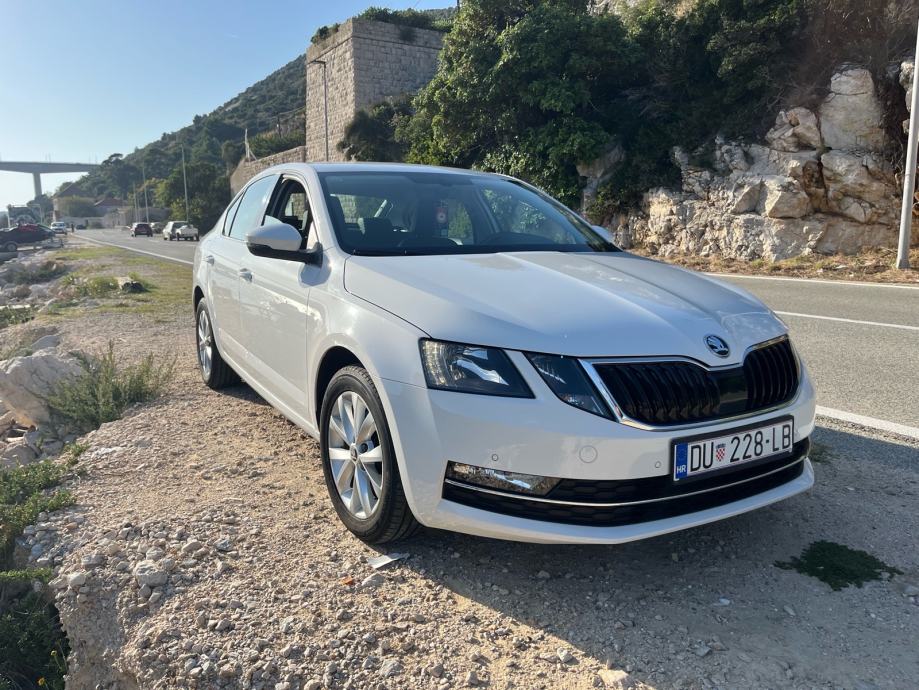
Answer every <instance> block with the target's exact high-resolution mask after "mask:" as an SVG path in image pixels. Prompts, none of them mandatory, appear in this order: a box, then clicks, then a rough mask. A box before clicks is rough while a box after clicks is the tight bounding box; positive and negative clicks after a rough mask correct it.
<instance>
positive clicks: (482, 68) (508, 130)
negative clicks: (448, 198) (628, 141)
mask: <svg viewBox="0 0 919 690" xmlns="http://www.w3.org/2000/svg"><path fill="white" fill-rule="evenodd" d="M641 58H642V56H641V53H640V51H639V50H638V49H637V46H636V44H635V43H634V41H632V40H631V38H630V37H629V36H628V34H627V32H626V30H625V27H624V25H623V22H622V21H621V20H620V19H619V17H618V16H616V15H601V16H595V15H592V14H590V13H589V12H588V11H587V9H586V3H583V2H579V1H576V0H551V1H545V0H519V1H516V2H510V1H508V0H469V1H468V2H465V3H463V5H462V6H461V8H460V10H459V12H458V14H457V16H456V19H455V21H454V25H453V30H452V31H451V32H450V33H449V34H448V35H447V36H446V38H445V39H444V49H443V51H442V52H441V56H440V63H439V68H438V71H437V74H436V75H435V76H434V79H433V80H432V81H431V83H430V84H428V86H426V87H425V88H424V89H422V90H421V92H419V94H418V96H417V97H416V98H415V101H414V106H415V110H416V112H415V115H414V116H413V117H412V118H411V120H410V121H408V122H405V123H403V125H402V126H400V127H399V128H398V135H399V136H401V137H402V138H403V139H404V140H405V141H406V142H408V143H409V145H410V146H409V153H408V158H409V160H411V161H413V162H419V163H433V164H446V165H458V166H461V167H479V168H483V169H486V170H496V171H499V172H504V173H509V174H512V175H517V176H519V177H523V178H525V179H528V180H530V181H532V182H534V183H535V184H537V185H539V186H541V187H543V188H545V189H547V190H549V191H551V192H552V193H554V194H555V195H556V196H559V197H560V198H562V199H564V200H566V201H568V202H570V203H576V202H577V199H578V196H579V194H580V186H581V184H580V179H579V177H578V173H577V169H576V165H577V163H578V162H579V161H585V160H592V159H593V158H595V157H596V156H597V155H599V154H600V153H601V151H602V150H603V149H604V147H605V146H606V145H607V144H608V142H609V140H610V139H611V138H612V137H613V136H614V135H615V133H616V129H615V127H614V126H613V125H615V124H616V122H617V121H619V120H621V119H622V117H623V113H624V112H625V111H627V110H629V109H630V105H629V99H628V89H629V88H632V87H633V86H634V85H635V83H636V82H635V79H636V75H637V74H639V72H640V67H641Z"/></svg>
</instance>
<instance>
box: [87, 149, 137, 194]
mask: <svg viewBox="0 0 919 690" xmlns="http://www.w3.org/2000/svg"><path fill="white" fill-rule="evenodd" d="M141 177H142V176H141V172H140V169H139V168H137V166H135V165H133V164H131V163H128V162H126V161H125V160H124V156H123V155H121V154H120V153H113V154H112V155H110V156H109V157H108V158H106V159H105V160H104V161H102V163H101V165H100V166H99V175H98V176H96V178H95V180H94V188H93V191H94V192H95V193H96V194H99V195H100V196H102V195H107V194H110V195H113V196H117V197H119V198H121V199H125V198H127V196H128V195H129V193H130V192H131V191H132V189H133V187H134V186H135V185H137V184H139V183H140V182H141Z"/></svg>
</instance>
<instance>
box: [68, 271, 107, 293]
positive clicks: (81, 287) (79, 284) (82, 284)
mask: <svg viewBox="0 0 919 690" xmlns="http://www.w3.org/2000/svg"><path fill="white" fill-rule="evenodd" d="M63 284H64V285H65V286H66V287H67V292H68V293H70V295H72V296H73V297H94V298H98V297H108V296H109V295H111V294H112V293H113V292H118V281H117V280H116V279H115V278H114V276H93V277H92V278H81V277H80V276H76V275H73V274H70V275H69V276H67V277H66V278H65V279H64V283H63Z"/></svg>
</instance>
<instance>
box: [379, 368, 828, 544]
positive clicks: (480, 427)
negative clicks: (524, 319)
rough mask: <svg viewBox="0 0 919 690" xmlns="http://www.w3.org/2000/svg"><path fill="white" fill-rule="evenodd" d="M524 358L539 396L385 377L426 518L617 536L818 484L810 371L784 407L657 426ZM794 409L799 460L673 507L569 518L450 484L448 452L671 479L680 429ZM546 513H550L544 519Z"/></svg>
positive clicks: (395, 427) (540, 536) (509, 534)
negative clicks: (581, 405)
mask: <svg viewBox="0 0 919 690" xmlns="http://www.w3.org/2000/svg"><path fill="white" fill-rule="evenodd" d="M518 354H519V353H511V356H512V358H516V355H518ZM515 364H517V365H518V370H520V371H521V372H522V373H523V375H524V377H525V378H526V379H527V383H528V385H530V388H531V390H532V391H533V393H534V395H535V398H533V399H521V398H498V397H489V396H480V395H470V394H462V393H454V392H450V391H439V390H429V389H427V388H421V387H418V386H413V385H409V384H404V383H398V382H395V381H390V380H382V381H381V382H380V384H381V385H380V388H381V389H382V390H381V391H380V392H381V393H382V397H383V404H384V407H385V408H386V413H387V417H388V421H389V426H390V430H391V432H392V436H393V443H394V446H395V450H396V456H397V459H398V462H399V468H400V473H401V475H402V483H403V486H404V488H405V493H406V498H407V499H408V502H409V505H410V506H411V508H412V511H413V513H414V514H415V517H416V518H417V519H418V520H419V521H420V522H421V523H422V524H424V525H427V526H428V527H433V528H438V529H447V530H451V531H457V532H464V533H468V534H475V535H480V536H487V537H496V538H501V539H513V540H519V541H532V542H545V543H597V544H600V543H604V544H613V543H620V542H626V541H632V540H636V539H643V538H646V537H652V536H655V535H659V534H665V533H667V532H673V531H676V530H680V529H685V528H688V527H693V526H696V525H701V524H704V523H707V522H712V521H714V520H720V519H723V518H726V517H730V516H732V515H737V514H740V513H744V512H747V511H750V510H754V509H756V508H760V507H762V506H765V505H769V504H770V503H774V502H776V501H780V500H783V499H785V498H788V497H790V496H793V495H795V494H797V493H801V492H802V491H806V490H807V489H808V488H810V486H812V484H813V481H814V475H813V468H812V467H811V464H810V462H809V461H808V460H807V458H806V457H805V455H806V439H807V438H808V437H809V436H810V434H811V433H812V431H813V427H814V410H815V401H814V390H813V387H812V385H811V383H810V380H809V378H808V377H807V375H806V374H803V375H802V377H801V385H800V388H799V391H798V394H797V395H796V397H795V398H794V399H793V400H792V401H791V403H789V404H788V405H787V406H785V407H783V408H782V409H780V410H777V411H773V412H769V413H764V414H761V415H756V416H751V417H747V418H745V419H743V420H727V421H719V422H716V423H709V424H705V425H694V426H693V427H692V428H682V429H675V430H673V429H668V430H654V431H649V430H644V429H637V428H633V427H629V426H627V425H623V424H618V423H616V422H613V421H611V420H608V419H604V418H601V417H597V416H595V415H591V414H589V413H586V412H584V411H582V410H579V409H576V408H574V407H571V406H569V405H566V404H565V403H563V402H561V401H560V400H559V399H558V398H556V397H555V395H554V394H553V393H552V392H551V391H550V390H549V389H548V388H547V387H546V386H545V384H544V383H543V382H542V380H541V379H540V378H539V377H538V374H535V372H532V371H530V368H529V367H526V366H523V365H524V364H525V363H524V362H515ZM787 416H792V417H794V421H795V438H794V440H795V442H796V448H797V449H799V451H800V452H799V454H798V456H797V457H796V458H795V460H798V463H797V467H796V468H795V469H793V470H792V469H788V470H787V471H786V472H785V474H782V475H778V476H775V477H773V480H772V481H764V482H761V483H760V484H757V485H755V486H753V483H752V482H751V483H750V485H748V486H747V487H745V490H743V491H737V490H735V491H733V492H731V491H722V492H720V494H719V496H718V497H714V496H707V497H706V500H705V501H699V500H696V501H685V500H683V501H681V502H679V504H677V503H674V502H671V503H669V505H668V506H667V509H666V510H659V509H657V507H653V508H654V509H652V507H649V508H648V510H646V511H645V510H642V509H637V510H635V509H632V510H631V512H630V514H629V517H628V518H627V519H626V520H625V521H623V519H621V518H619V517H615V518H612V519H609V518H608V517H606V518H602V517H601V519H599V520H596V519H593V518H591V519H571V518H570V516H566V515H560V514H559V513H558V508H557V507H551V508H550V510H547V511H545V512H542V511H541V507H540V506H532V505H530V506H523V505H522V504H521V503H520V502H517V503H513V502H512V505H511V507H507V506H505V507H503V508H502V506H501V503H500V501H498V502H494V501H490V500H481V501H476V500H471V499H470V498H469V497H468V495H467V496H466V497H463V496H462V494H461V493H457V491H456V487H451V486H450V485H449V484H447V485H445V483H444V474H445V471H446V467H447V463H448V462H450V461H454V462H459V463H465V464H468V465H476V466H482V467H492V468H495V469H501V470H506V471H509V472H520V473H525V474H534V475H542V476H548V477H562V478H564V479H566V480H581V481H583V482H586V483H590V482H609V481H623V480H639V481H641V480H647V479H648V478H655V477H657V478H660V480H663V481H666V478H667V477H668V476H669V475H670V472H671V460H670V454H671V442H672V441H673V440H674V439H677V438H685V437H687V436H695V435H699V434H705V433H709V432H719V431H728V430H730V429H733V428H736V427H740V426H747V425H752V424H757V423H760V422H762V423H765V422H768V421H770V420H773V419H777V418H780V417H787ZM802 448H803V450H800V449H802ZM790 462H791V460H789V463H790ZM786 464H788V463H786ZM451 498H452V499H453V500H451ZM713 499H714V500H713ZM526 503H529V502H526ZM713 503H714V504H713ZM518 508H522V509H518ZM552 510H555V511H556V513H555V514H553V513H552ZM578 510H581V509H577V510H575V512H576V513H577V512H578ZM581 512H583V511H581ZM606 512H607V513H610V511H606ZM613 512H615V511H613ZM610 514H611V513H610ZM541 516H542V517H543V519H537V518H539V517H541Z"/></svg>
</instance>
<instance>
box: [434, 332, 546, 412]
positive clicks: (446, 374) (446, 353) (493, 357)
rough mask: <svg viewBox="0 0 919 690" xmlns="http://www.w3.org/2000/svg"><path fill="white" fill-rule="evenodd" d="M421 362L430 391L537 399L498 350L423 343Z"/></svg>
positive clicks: (518, 373) (501, 351)
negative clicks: (431, 389) (440, 390)
mask: <svg viewBox="0 0 919 690" xmlns="http://www.w3.org/2000/svg"><path fill="white" fill-rule="evenodd" d="M421 363H422V365H423V367H424V377H425V379H426V380H427V382H428V388H441V389H443V390H449V391H460V392H462V393H479V394H482V395H503V396H507V397H512V398H532V397H533V393H532V392H530V388H529V386H527V384H526V382H525V381H524V380H523V377H521V376H520V372H518V371H517V369H516V368H514V365H513V364H512V363H511V360H510V359H509V358H508V356H507V355H506V354H505V353H504V351H503V350H500V349H498V348H494V347H480V346H478V345H461V344H459V343H445V342H442V341H439V340H422V341H421Z"/></svg>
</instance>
